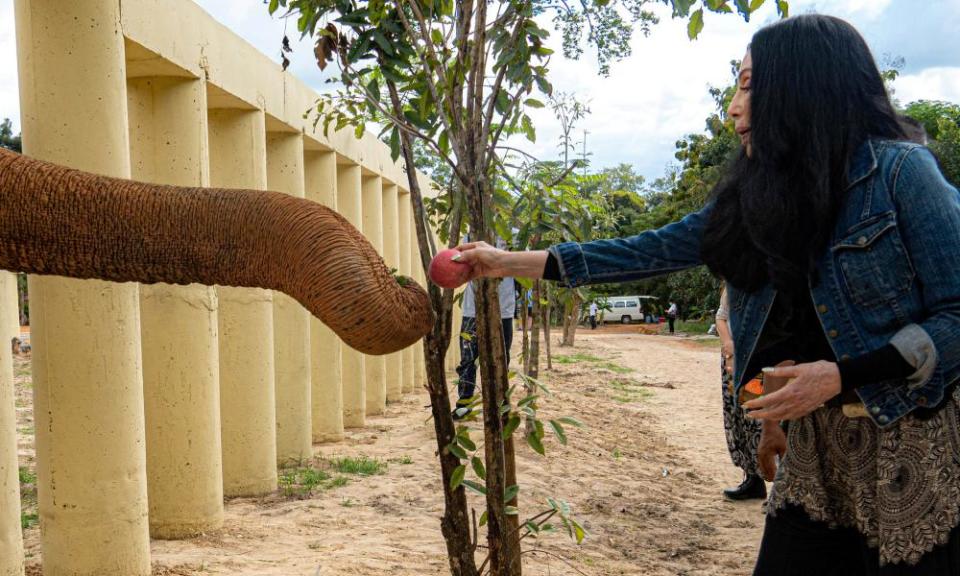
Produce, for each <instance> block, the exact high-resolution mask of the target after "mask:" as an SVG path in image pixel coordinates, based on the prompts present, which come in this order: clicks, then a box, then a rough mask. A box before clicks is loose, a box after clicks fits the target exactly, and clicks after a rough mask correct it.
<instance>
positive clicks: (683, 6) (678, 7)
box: [670, 0, 696, 17]
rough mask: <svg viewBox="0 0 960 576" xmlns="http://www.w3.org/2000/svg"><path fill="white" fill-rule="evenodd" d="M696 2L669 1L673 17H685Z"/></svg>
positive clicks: (688, 0)
mask: <svg viewBox="0 0 960 576" xmlns="http://www.w3.org/2000/svg"><path fill="white" fill-rule="evenodd" d="M695 1H696V0H671V1H670V3H671V4H673V15H674V16H683V17H686V15H687V14H689V13H690V7H691V6H693V3H694V2H695Z"/></svg>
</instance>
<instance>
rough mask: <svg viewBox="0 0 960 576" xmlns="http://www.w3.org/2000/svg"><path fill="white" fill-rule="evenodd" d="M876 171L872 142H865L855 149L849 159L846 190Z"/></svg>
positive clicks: (875, 158)
mask: <svg viewBox="0 0 960 576" xmlns="http://www.w3.org/2000/svg"><path fill="white" fill-rule="evenodd" d="M876 170H877V153H876V150H874V149H873V141H872V140H867V141H866V142H864V143H863V144H861V145H860V146H858V147H857V150H856V151H855V152H854V153H853V157H852V158H850V166H849V167H848V169H847V178H848V179H849V181H848V184H847V190H849V189H850V188H853V187H854V186H856V185H857V184H859V183H860V182H861V181H862V180H864V179H865V178H867V177H868V176H870V175H871V174H873V173H874V172H875V171H876Z"/></svg>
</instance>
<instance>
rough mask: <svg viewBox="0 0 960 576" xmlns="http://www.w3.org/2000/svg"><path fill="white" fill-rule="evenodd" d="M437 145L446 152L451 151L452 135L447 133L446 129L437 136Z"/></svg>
mask: <svg viewBox="0 0 960 576" xmlns="http://www.w3.org/2000/svg"><path fill="white" fill-rule="evenodd" d="M437 145H438V146H439V147H440V151H441V152H443V153H444V154H449V153H450V137H449V136H448V135H447V131H446V130H444V131H443V132H441V133H440V137H439V138H437Z"/></svg>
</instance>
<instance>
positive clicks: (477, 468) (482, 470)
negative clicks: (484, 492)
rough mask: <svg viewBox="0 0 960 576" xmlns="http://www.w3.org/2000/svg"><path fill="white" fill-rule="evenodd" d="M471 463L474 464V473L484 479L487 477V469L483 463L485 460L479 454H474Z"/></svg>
mask: <svg viewBox="0 0 960 576" xmlns="http://www.w3.org/2000/svg"><path fill="white" fill-rule="evenodd" d="M470 464H472V465H473V473H474V474H476V475H477V477H478V478H480V479H482V480H486V479H487V469H486V467H484V465H483V460H481V459H480V458H479V457H477V456H474V457H473V458H471V459H470Z"/></svg>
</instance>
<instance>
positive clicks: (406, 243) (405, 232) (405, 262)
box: [397, 193, 420, 394]
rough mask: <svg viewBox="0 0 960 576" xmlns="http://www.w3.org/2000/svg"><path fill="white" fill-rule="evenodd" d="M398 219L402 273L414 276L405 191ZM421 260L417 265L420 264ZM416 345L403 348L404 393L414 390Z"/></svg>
mask: <svg viewBox="0 0 960 576" xmlns="http://www.w3.org/2000/svg"><path fill="white" fill-rule="evenodd" d="M397 213H398V220H399V222H400V230H399V238H398V240H399V244H398V247H399V252H400V273H401V274H403V275H405V276H409V277H411V278H413V270H412V268H411V266H410V255H411V253H412V250H411V248H410V222H411V220H410V214H411V207H410V194H409V193H404V194H401V195H400V199H399V205H398V207H397ZM419 264H420V263H419V262H417V265H418V266H419ZM415 348H416V346H415V345H414V346H407V347H406V348H404V349H403V352H402V354H403V360H402V363H401V368H402V371H403V373H402V376H401V389H402V391H403V393H404V394H409V393H411V392H413V390H414V386H413V363H414V359H413V356H414V351H415Z"/></svg>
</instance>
